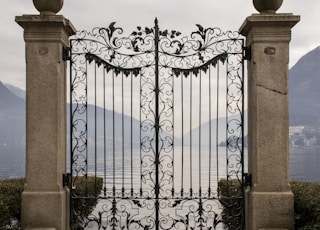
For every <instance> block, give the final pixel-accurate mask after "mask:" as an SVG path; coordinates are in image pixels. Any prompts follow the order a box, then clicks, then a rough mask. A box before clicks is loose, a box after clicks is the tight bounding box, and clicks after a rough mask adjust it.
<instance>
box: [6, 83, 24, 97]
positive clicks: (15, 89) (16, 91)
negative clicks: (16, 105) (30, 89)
mask: <svg viewBox="0 0 320 230" xmlns="http://www.w3.org/2000/svg"><path fill="white" fill-rule="evenodd" d="M4 86H5V87H6V88H7V89H9V90H10V91H11V92H12V93H14V94H15V95H16V96H18V97H20V98H21V99H23V100H26V91H25V90H22V89H20V88H18V87H15V86H13V85H10V84H4Z"/></svg>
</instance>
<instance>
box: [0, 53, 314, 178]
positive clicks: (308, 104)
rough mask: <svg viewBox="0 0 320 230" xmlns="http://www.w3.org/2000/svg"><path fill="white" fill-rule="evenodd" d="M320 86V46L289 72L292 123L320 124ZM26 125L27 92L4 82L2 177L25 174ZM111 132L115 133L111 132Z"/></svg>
mask: <svg viewBox="0 0 320 230" xmlns="http://www.w3.org/2000/svg"><path fill="white" fill-rule="evenodd" d="M319 88H320V48H319V47H317V48H316V49H314V50H312V51H310V52H309V53H307V54H306V55H304V56H303V57H302V58H301V59H300V60H299V61H298V62H297V64H296V65H294V66H293V67H292V68H291V70H290V71H289V114H290V120H289V121H290V126H296V125H310V126H318V125H319V124H320V102H319V98H320V90H319ZM91 109H93V108H91V107H90V106H89V110H91ZM98 110H99V113H101V111H102V109H101V108H98ZM110 113H111V111H109V110H106V114H110ZM89 119H92V118H89ZM120 120H121V115H120V114H116V122H118V123H119V124H120V122H121V121H120ZM130 120H131V118H130V117H128V116H125V117H124V122H125V124H128V125H129V124H130ZM212 124H216V121H215V120H213V121H212ZM221 124H223V123H221ZM202 126H203V127H202V130H207V126H208V123H206V124H203V125H202ZM25 127H26V122H25V92H24V91H23V90H21V89H19V88H16V87H14V86H11V85H5V84H3V83H1V82H0V128H1V132H0V163H2V166H0V179H1V178H6V177H9V176H22V175H23V171H24V158H25V138H26V136H25ZM139 127H140V126H139V121H138V120H135V119H134V120H133V128H134V129H135V131H134V133H136V132H139V131H138V129H139ZM198 130H199V128H196V129H195V131H194V132H195V133H197V132H198ZM89 132H90V136H92V135H93V134H92V133H91V132H92V130H91V131H90V130H89ZM107 135H111V133H110V131H109V134H107ZM120 135H121V133H120V132H117V133H116V139H119V138H120ZM222 136H223V135H222ZM110 138H111V137H110ZM129 138H130V137H129V136H128V133H126V134H125V139H129ZM111 140H112V139H111ZM186 140H187V139H186ZM137 141H138V140H137V136H135V138H134V142H137ZM219 141H220V140H219ZM3 165H4V166H5V167H4V166H3ZM6 170H12V171H13V170H14V171H17V172H16V174H14V175H7V174H6Z"/></svg>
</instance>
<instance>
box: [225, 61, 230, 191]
mask: <svg viewBox="0 0 320 230" xmlns="http://www.w3.org/2000/svg"><path fill="white" fill-rule="evenodd" d="M226 73H227V76H226V123H227V124H226V127H227V130H226V142H227V143H226V161H227V162H226V173H227V191H228V193H229V151H228V146H229V140H228V138H229V133H228V130H229V116H228V115H229V113H228V94H229V92H228V91H229V87H228V86H229V85H228V83H229V81H228V80H229V76H228V75H229V72H228V58H227V60H226Z"/></svg>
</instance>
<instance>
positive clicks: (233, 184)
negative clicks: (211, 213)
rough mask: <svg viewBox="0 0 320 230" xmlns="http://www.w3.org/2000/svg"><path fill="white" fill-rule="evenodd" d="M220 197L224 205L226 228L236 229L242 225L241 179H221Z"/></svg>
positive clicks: (223, 215) (223, 213)
mask: <svg viewBox="0 0 320 230" xmlns="http://www.w3.org/2000/svg"><path fill="white" fill-rule="evenodd" d="M218 186H219V197H220V202H221V204H222V205H223V207H224V208H223V211H222V220H223V223H224V224H225V227H226V229H236V228H237V227H238V226H240V225H241V221H242V218H241V214H242V213H241V207H242V204H241V202H242V194H241V186H240V181H239V180H226V179H222V180H220V181H219V184H218Z"/></svg>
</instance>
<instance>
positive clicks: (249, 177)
mask: <svg viewBox="0 0 320 230" xmlns="http://www.w3.org/2000/svg"><path fill="white" fill-rule="evenodd" d="M243 181H244V186H250V187H251V186H252V175H251V174H249V173H244V174H243Z"/></svg>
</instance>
